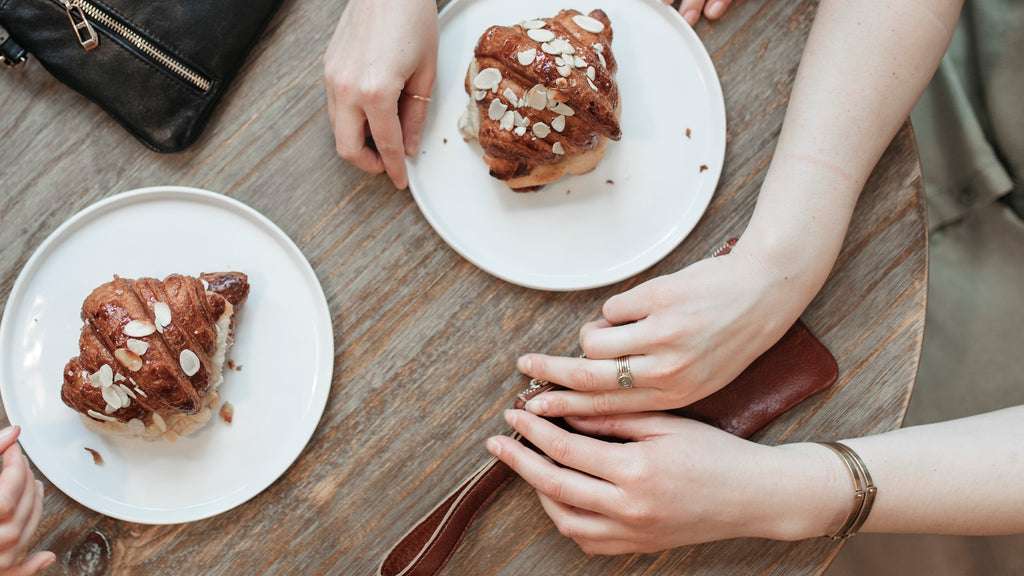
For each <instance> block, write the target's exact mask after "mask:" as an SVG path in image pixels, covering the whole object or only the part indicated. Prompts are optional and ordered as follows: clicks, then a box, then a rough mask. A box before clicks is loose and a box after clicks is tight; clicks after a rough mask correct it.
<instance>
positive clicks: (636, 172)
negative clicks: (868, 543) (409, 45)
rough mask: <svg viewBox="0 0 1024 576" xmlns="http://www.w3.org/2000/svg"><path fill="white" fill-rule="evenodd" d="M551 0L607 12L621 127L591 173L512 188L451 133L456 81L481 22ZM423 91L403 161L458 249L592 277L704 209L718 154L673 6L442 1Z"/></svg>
mask: <svg viewBox="0 0 1024 576" xmlns="http://www.w3.org/2000/svg"><path fill="white" fill-rule="evenodd" d="M560 7H566V8H574V9H576V10H579V11H581V12H583V13H587V12H589V11H590V10H592V9H594V8H601V9H602V10H604V11H605V13H606V14H608V17H609V18H610V19H611V22H612V29H613V32H614V41H613V42H612V50H613V53H614V54H615V57H616V59H617V60H618V64H619V72H618V83H619V90H620V93H621V99H622V118H621V125H622V140H620V141H619V142H611V143H609V145H608V152H607V154H606V155H605V157H604V159H603V160H602V161H601V163H600V164H598V166H597V168H596V169H595V170H594V171H593V172H591V173H589V174H585V175H582V176H570V177H566V178H563V179H561V180H559V181H557V182H555V183H553V184H549V185H547V186H546V187H544V188H543V189H541V190H540V191H539V192H536V193H523V194H517V193H515V192H512V191H510V190H509V189H508V188H507V187H506V186H505V185H504V184H502V183H501V182H499V181H498V180H495V179H494V178H491V177H490V176H489V175H488V173H487V165H486V164H485V163H484V161H483V159H482V157H481V156H482V151H481V149H480V146H479V144H477V143H476V142H471V143H467V142H464V141H463V139H462V136H461V134H460V133H459V130H458V127H457V123H458V118H459V116H460V115H461V114H462V111H463V110H464V109H465V108H466V104H467V103H468V102H469V97H468V96H467V95H466V93H465V89H464V87H463V81H464V78H465V75H466V68H467V67H468V65H469V61H470V60H471V59H472V56H473V49H474V48H475V46H476V42H477V40H478V39H479V37H480V35H481V34H482V33H483V32H484V31H485V30H486V29H487V28H488V27H490V26H492V25H495V24H499V25H512V24H515V23H517V22H520V21H522V20H525V19H530V18H534V17H551V16H554V15H555V14H556V13H557V12H558V9H559V8H560ZM431 97H432V99H433V102H432V104H431V105H430V109H429V112H428V116H427V122H426V125H425V127H424V134H423V139H422V147H421V153H420V154H419V155H418V156H417V157H415V158H412V159H410V160H409V162H408V167H409V187H410V189H411V190H412V193H413V196H414V197H415V198H416V202H417V203H418V204H419V207H420V210H421V211H422V212H423V214H424V216H425V217H426V219H427V220H428V221H429V222H430V224H431V225H432V226H433V227H434V229H435V230H436V231H437V233H438V234H439V235H440V236H441V237H442V238H443V239H444V240H445V241H446V242H447V243H448V244H449V245H450V246H451V247H452V248H453V249H454V250H455V251H457V252H458V253H459V254H461V255H462V256H463V257H465V258H466V259H468V260H469V261H470V262H473V263H474V264H476V265H477V266H479V267H480V268H482V269H484V270H486V271H487V272H489V273H491V274H493V275H495V276H497V277H499V278H502V279H504V280H507V281H509V282H512V283H514V284H519V285H522V286H526V287H530V288H538V289H543V290H580V289H585V288H593V287H597V286H604V285H607V284H611V283H613V282H617V281H619V280H623V279H625V278H629V277H630V276H633V275H634V274H636V273H638V272H641V271H643V270H645V269H646V268H648V267H650V266H651V265H653V264H655V263H656V262H658V261H659V260H661V259H662V258H663V257H664V256H665V255H666V254H668V253H669V252H670V251H671V250H672V249H673V248H675V247H676V246H678V245H679V243H680V242H681V241H682V240H683V238H685V237H686V235H687V234H689V233H690V231H691V230H692V229H693V227H694V226H695V225H696V224H697V221H698V220H699V219H700V217H701V215H702V214H703V213H704V210H705V209H706V208H707V205H708V203H709V202H710V201H711V196H712V194H713V192H714V190H715V186H716V185H717V184H718V177H719V175H720V174H721V169H722V162H723V160H724V157H725V105H724V101H723V99H722V90H721V87H720V85H719V83H718V76H717V74H716V73H715V69H714V66H713V64H712V62H711V59H710V57H709V56H708V54H707V51H706V50H705V49H704V46H703V44H701V41H700V39H699V38H698V37H697V35H696V34H695V33H694V32H693V30H691V29H690V27H689V26H688V25H687V24H686V22H685V21H684V20H683V19H682V17H680V16H679V13H678V12H676V11H675V10H673V9H672V8H671V7H669V6H666V5H664V4H662V3H661V2H660V1H659V0H580V1H579V2H575V3H570V4H566V5H564V6H563V5H554V4H552V3H551V2H550V1H549V0H518V1H516V2H511V1H509V0H455V1H454V2H452V3H450V4H449V5H448V6H447V7H446V8H445V9H444V10H443V11H442V13H441V44H440V56H439V70H438V75H437V80H436V82H435V83H434V89H433V92H432V94H431ZM687 129H689V130H690V137H689V138H687V136H686V131H687ZM702 165H703V166H707V169H706V170H704V171H703V172H702V171H701V170H700V167H701V166H702ZM608 181H611V182H612V183H609V182H608Z"/></svg>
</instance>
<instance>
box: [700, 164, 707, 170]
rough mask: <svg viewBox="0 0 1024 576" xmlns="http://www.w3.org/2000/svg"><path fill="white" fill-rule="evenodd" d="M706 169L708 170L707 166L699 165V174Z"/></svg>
mask: <svg viewBox="0 0 1024 576" xmlns="http://www.w3.org/2000/svg"><path fill="white" fill-rule="evenodd" d="M707 169H708V165H707V164H701V165H700V171H701V172H703V171H705V170H707Z"/></svg>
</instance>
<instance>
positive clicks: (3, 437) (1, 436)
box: [0, 426, 18, 442]
mask: <svg viewBox="0 0 1024 576" xmlns="http://www.w3.org/2000/svg"><path fill="white" fill-rule="evenodd" d="M17 433H18V427H17V426H8V427H7V428H4V429H3V430H0V442H6V441H8V440H10V439H11V437H12V436H14V435H15V434H17Z"/></svg>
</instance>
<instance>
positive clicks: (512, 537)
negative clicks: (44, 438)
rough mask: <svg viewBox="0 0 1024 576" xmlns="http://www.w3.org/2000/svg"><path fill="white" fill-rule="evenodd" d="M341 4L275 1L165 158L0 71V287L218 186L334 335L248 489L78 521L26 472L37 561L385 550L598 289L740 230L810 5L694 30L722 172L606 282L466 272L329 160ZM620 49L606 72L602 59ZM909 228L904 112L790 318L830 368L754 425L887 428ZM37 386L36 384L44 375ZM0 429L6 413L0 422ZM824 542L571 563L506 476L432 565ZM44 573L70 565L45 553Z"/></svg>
mask: <svg viewBox="0 0 1024 576" xmlns="http://www.w3.org/2000/svg"><path fill="white" fill-rule="evenodd" d="M343 7H344V2H329V1H326V0H307V1H305V2H295V1H293V0H286V1H285V3H284V5H283V6H282V8H281V10H280V12H279V13H278V14H277V16H276V17H275V18H274V20H273V21H272V23H271V25H270V27H269V29H268V30H267V32H266V34H265V37H264V38H263V39H262V40H261V42H260V43H259V44H258V45H257V47H256V50H255V51H254V53H253V55H252V57H251V58H250V59H249V60H248V62H247V63H246V65H245V67H244V68H243V69H242V71H241V73H240V75H239V77H238V78H237V80H236V82H235V83H234V84H233V85H232V87H231V88H230V90H229V92H228V94H227V95H226V97H225V99H224V101H223V103H222V105H221V107H220V108H219V109H218V110H217V112H216V113H215V115H214V117H213V120H212V122H211V123H210V125H209V127H208V129H207V130H206V132H205V134H204V135H203V136H202V137H201V139H200V140H199V141H198V143H197V144H196V145H194V146H193V147H192V148H190V149H189V150H187V151H185V152H182V153H179V154H175V155H159V154H156V153H153V152H151V151H149V150H147V149H145V148H143V147H142V146H141V145H139V144H138V143H137V142H136V141H135V140H134V139H132V138H131V137H130V136H128V135H127V134H126V133H125V132H124V131H123V130H122V129H121V128H120V127H119V126H118V125H117V124H116V123H115V122H113V121H112V120H110V119H109V118H108V117H106V116H105V115H104V114H103V113H102V112H100V111H99V110H98V109H97V108H96V107H95V106H93V105H92V104H90V103H88V102H87V101H85V100H84V99H83V98H81V97H80V96H78V95H77V94H74V93H73V92H71V91H70V90H67V89H66V88H64V87H63V86H62V85H60V84H59V83H57V82H56V81H54V80H53V79H52V78H50V77H49V76H48V75H47V74H46V72H45V71H44V70H43V69H42V68H41V67H40V66H39V65H38V64H36V63H32V64H30V65H29V66H27V67H26V69H25V70H23V71H22V72H21V73H18V74H4V75H0V87H2V88H0V110H2V111H3V113H2V114H0V143H2V148H0V150H2V154H3V160H4V161H3V162H0V217H2V219H3V225H2V226H0V300H2V301H6V298H7V295H8V294H9V293H10V290H11V288H12V286H13V283H14V281H15V279H16V278H17V275H18V273H19V272H20V270H21V268H22V266H24V264H25V262H26V261H27V259H28V258H29V256H30V255H31V254H32V252H33V251H34V250H35V249H36V247H38V245H39V244H40V243H41V242H42V241H43V240H44V239H45V238H46V236H47V235H49V234H50V233H51V232H53V230H54V229H56V228H57V227H58V226H59V225H60V224H61V223H62V222H64V221H65V220H66V219H68V218H69V217H71V216H72V215H73V214H75V213H76V212H78V211H79V210H81V209H83V208H85V207H86V206H88V205H90V204H92V203H94V202H96V201H98V200H101V199H103V198H106V197H108V196H110V195H112V194H115V193H118V192H123V191H127V190H131V189H134V188H141V187H146V186H153V185H163V184H167V185H185V186H194V187H199V188H205V189H208V190H213V191H216V192H220V193H222V194H225V195H227V196H230V197H232V198H235V199H237V200H240V201H242V202H244V203H246V204H249V205H250V206H252V207H254V208H255V209H257V210H259V211H260V212H262V213H263V214H265V215H266V216H267V217H269V218H270V219H271V220H273V221H274V222H275V223H277V224H278V225H279V226H280V227H281V228H282V229H283V230H284V231H285V232H286V233H287V234H288V235H289V236H290V237H291V238H292V239H294V240H295V242H296V243H297V244H298V246H299V248H300V249H301V250H302V252H303V254H304V255H305V256H306V257H307V258H308V259H309V261H310V262H311V263H312V265H313V268H314V270H315V271H316V274H317V276H318V278H319V279H320V281H321V283H322V284H323V287H324V292H325V294H326V296H327V299H328V304H329V306H330V311H331V315H332V321H333V323H334V333H335V359H334V371H335V372H334V379H333V382H332V389H331V396H330V399H329V401H328V405H327V409H326V411H325V413H324V415H323V418H322V420H321V422H320V425H319V427H318V429H317V430H316V433H315V434H314V436H313V438H312V439H311V441H310V443H309V445H308V446H307V447H306V449H305V451H304V452H303V453H302V454H301V455H300V456H299V458H298V459H297V460H296V462H295V463H294V464H293V465H292V467H291V468H290V469H289V470H288V471H287V472H286V473H285V474H284V475H283V476H282V477H281V478H280V479H279V480H277V481H276V482H275V483H274V484H272V485H271V486H270V487H269V488H268V489H267V490H265V491H264V492H263V493H261V494H259V495H258V496H256V497H255V498H254V499H252V500H251V501H249V502H247V503H245V504H243V505H241V506H239V507H237V508H235V509H233V510H231V511H229V512H226V513H224V514H221V515H218V516H216V517H214V518H210V519H207V520H202V521H198V522H193V523H189V524H184V525H176V526H147V525H141V524H134V523H127V522H122V521H118V520H113V519H111V518H107V517H104V516H102V515H99V514H97V513H95V512H92V511H90V510H88V509H86V508H84V507H82V506H80V505H79V504H77V503H76V502H74V501H72V500H70V499H69V498H67V497H66V496H64V495H63V494H62V493H61V492H59V491H58V490H56V489H55V488H54V487H53V486H52V485H51V484H49V483H48V482H46V483H45V485H46V496H45V513H44V518H43V522H42V526H41V528H40V531H39V536H38V542H37V547H40V548H46V549H50V550H54V551H55V552H57V554H58V557H59V558H60V565H66V563H67V562H68V559H69V558H70V551H71V550H73V549H75V547H76V546H79V545H81V544H82V543H83V542H87V541H88V539H89V537H90V534H91V533H92V532H93V531H99V532H101V533H103V534H105V535H106V537H107V539H108V540H109V542H110V545H111V548H112V557H111V565H110V568H109V571H108V572H107V573H110V574H119V575H120V574H147V575H165V574H166V575H171V574H173V575H178V574H203V575H209V576H215V575H235V574H371V573H374V572H375V571H376V568H377V565H378V563H379V562H380V560H381V559H382V558H383V556H384V554H385V553H386V552H387V550H388V549H390V547H391V546H392V545H393V544H394V543H395V542H396V541H397V540H398V539H399V538H400V537H401V535H402V534H403V533H404V532H405V531H406V530H407V529H408V528H409V527H410V526H411V525H412V523H413V522H414V521H416V520H418V519H419V518H420V517H421V516H422V515H423V514H425V513H426V512H427V511H429V510H430V509H431V508H432V507H433V506H434V504H435V503H436V502H438V501H439V500H440V499H441V498H442V497H443V496H444V495H445V494H446V493H447V492H448V491H449V490H450V489H452V488H453V487H455V486H456V485H458V484H459V483H460V482H461V480H462V479H463V477H465V476H466V475H468V474H469V473H471V472H472V471H473V470H474V469H475V468H476V467H477V465H478V464H480V463H481V462H482V461H483V460H484V459H485V458H486V454H485V451H484V448H483V442H484V440H485V439H486V438H487V437H488V436H490V435H492V434H494V433H499V432H502V431H504V430H505V426H504V424H503V422H502V420H501V417H500V414H501V411H502V410H503V409H504V408H505V407H507V406H510V405H511V400H512V398H513V396H514V394H515V392H516V391H517V390H519V389H520V388H521V387H523V386H524V384H525V382H524V379H523V378H522V377H521V376H519V375H517V373H516V371H515V359H516V358H517V357H518V356H519V355H520V354H522V353H524V352H527V351H541V352H548V353H556V354H570V353H573V352H575V351H576V349H577V344H576V336H577V332H578V329H579V326H580V325H581V324H582V323H584V322H586V321H588V320H591V319H594V318H596V317H598V316H599V313H600V306H601V304H602V303H603V302H604V300H606V299H607V298H608V297H610V296H611V295H613V294H616V293H618V292H621V291H623V290H624V289H627V288H629V287H632V286H635V285H636V284H638V283H640V282H643V281H644V280H647V279H650V278H653V277H655V276H658V275H661V274H665V273H669V272H673V271H675V270H678V269H680V268H681V267H683V266H685V265H687V264H689V263H691V262H693V261H696V260H698V259H700V258H702V257H704V256H705V255H706V254H708V253H709V252H710V251H711V250H712V249H713V248H714V247H715V246H716V245H717V244H718V243H719V242H721V241H722V240H723V239H724V238H727V237H729V236H734V235H738V234H739V233H741V232H742V230H743V228H744V227H745V224H746V222H747V220H748V219H749V217H750V214H751V212H752V210H753V206H754V202H755V199H756V196H757V192H758V189H759V187H760V184H761V181H762V180H763V178H764V175H765V171H766V170H767V167H768V164H769V161H770V159H771V153H772V150H773V148H774V144H775V141H776V139H777V136H778V134H779V130H780V127H781V124H782V118H783V114H784V111H785V106H786V102H787V98H788V94H789V90H790V88H791V86H792V82H793V79H794V77H795V72H796V67H797V64H798V62H799V59H800V52H801V50H802V48H803V44H804V41H805V40H806V37H807V33H808V30H809V27H810V24H811V20H812V18H813V15H814V10H815V7H816V2H814V1H811V0H802V1H793V2H790V1H783V0H765V1H763V2H762V1H756V2H755V1H747V2H736V3H733V6H732V7H731V8H730V9H729V13H728V14H727V16H726V17H725V18H724V19H723V20H722V21H720V22H719V23H714V24H709V23H707V22H703V23H701V24H700V25H698V27H697V32H698V34H699V35H700V36H701V38H702V39H703V41H704V42H705V44H706V46H707V47H708V50H709V52H710V54H711V56H712V59H713V61H714V63H715V66H716V68H717V70H718V73H719V75H720V78H721V83H722V87H723V90H724V95H725V103H726V109H727V117H728V119H729V122H728V136H727V142H728V144H727V151H726V157H725V166H724V167H723V176H722V179H721V182H720V184H719V186H718V189H717V190H716V192H715V195H714V198H713V199H712V202H711V205H710V206H709V208H708V210H707V212H706V213H705V215H704V217H703V218H702V219H701V221H700V223H699V224H698V226H697V228H696V229H695V230H694V231H693V232H692V234H691V235H690V236H689V237H688V238H687V239H686V241H684V242H683V243H682V245H680V246H679V247H678V248H677V249H676V250H674V251H673V252H671V253H670V254H669V255H668V256H667V257H666V258H665V259H664V260H663V261H661V262H660V263H658V264H657V265H656V266H654V267H652V268H651V269H649V270H647V271H645V272H643V273H641V274H639V275H637V276H636V277H634V278H631V279H629V280H626V281H623V282H620V283H618V284H616V285H613V286H609V287H605V288H600V289H594V290H588V291H583V292H574V293H552V292H540V291H535V290H529V289H525V288H520V287H517V286H513V285H510V284H507V283H505V282H503V281H501V280H498V279H496V278H493V277H491V276H489V275H488V274H486V273H484V272H482V271H480V270H479V269H477V268H475V267H474V266H473V265H471V264H470V263H468V262H467V261H466V260H464V259H462V258H461V257H460V256H458V255H457V254H456V253H455V252H454V251H453V250H451V249H450V248H449V247H448V246H447V245H446V244H445V243H444V242H443V241H442V240H441V239H440V237H439V236H438V235H437V234H436V233H435V232H434V231H433V230H432V229H431V227H430V225H429V224H428V223H427V222H426V220H425V219H424V218H423V217H422V215H421V214H420V212H419V210H418V209H417V207H416V204H415V202H414V201H413V200H412V197H411V195H410V194H409V193H408V191H405V190H395V189H394V188H393V187H392V186H391V184H390V183H389V181H388V180H387V179H386V178H385V177H383V176H375V177H374V176H370V175H367V174H365V173H363V172H361V171H359V170H358V169H355V168H354V167H352V166H350V165H348V164H347V163H345V162H343V161H342V160H340V159H339V158H337V157H336V155H335V152H334V142H333V136H332V135H331V132H330V128H329V125H328V121H327V111H326V101H325V96H324V84H323V79H322V68H323V63H322V55H323V49H324V48H325V47H326V45H327V42H328V39H329V38H330V35H331V33H332V32H333V29H334V25H335V22H336V21H337V18H338V16H339V15H340V13H341V10H342V8H343ZM623 65H625V63H623ZM926 275H927V232H926V226H925V206H924V202H923V189H922V183H921V173H920V169H919V166H918V162H917V151H916V146H915V143H914V138H913V133H912V131H911V129H910V127H909V124H908V125H906V126H904V128H903V129H902V130H901V131H900V132H899V134H898V135H897V136H896V138H895V140H894V141H893V143H892V145H891V146H890V147H889V149H888V151H887V152H886V154H885V155H884V157H883V158H882V160H881V162H880V164H879V165H878V167H877V169H876V170H875V172H874V174H873V176H872V177H871V179H870V181H869V182H868V184H867V186H866V189H865V191H864V193H863V195H862V197H861V199H860V202H859V204H858V206H857V210H856V213H855V215H854V218H853V222H852V226H851V228H850V232H849V235H848V238H847V240H846V243H845V246H844V248H843V251H842V253H841V254H840V257H839V259H838V262H837V264H836V267H835V270H834V271H833V273H832V276H831V278H830V280H829V281H828V283H827V284H826V285H825V287H824V289H823V290H822V291H821V293H820V294H819V295H818V297H817V298H816V299H815V300H814V301H813V302H812V303H811V305H810V307H809V308H808V310H807V311H806V313H805V314H804V320H805V322H806V323H807V324H808V326H809V327H810V328H811V330H812V331H813V332H815V334H817V336H818V337H819V338H820V339H821V340H822V341H823V342H824V343H825V344H826V345H827V346H828V347H829V348H830V349H831V350H832V352H833V353H834V354H835V356H836V358H837V359H838V361H839V369H840V379H839V382H838V383H837V384H836V385H835V386H834V387H833V388H832V389H830V390H829V391H827V392H826V393H824V394H821V395H820V396H818V397H815V398H812V399H811V400H809V401H807V402H805V403H804V404H802V405H800V406H798V407H797V408H795V409H793V410H792V411H790V412H788V413H787V414H785V415H783V416H782V417H781V418H779V419H778V420H777V421H776V422H774V423H773V424H772V425H771V426H769V427H768V428H767V429H766V430H765V431H763V432H762V433H761V434H759V435H758V436H756V437H755V439H757V440H759V441H761V442H766V443H776V442H788V441H800V440H825V439H835V438H840V437H844V436H852V435H860V434H869V433H875V432H881V431H884V430H889V429H892V428H895V427H898V426H899V425H900V423H901V420H902V417H903V414H904V412H905V410H906V407H907V403H908V400H909V396H910V392H911V389H912V385H913V381H914V378H915V375H916V371H917V364H918V359H919V355H920V351H921V339H922V332H923V322H924V311H925V299H926ZM54 385H55V386H59V382H55V383H54ZM4 421H6V416H4ZM837 552H838V545H837V544H834V543H832V542H829V541H826V540H824V539H818V540H809V541H804V542H795V543H790V542H771V541H765V540H753V539H741V540H730V541H725V542H718V543H713V544H706V545H700V546H691V547H685V548H680V549H676V550H670V551H667V552H664V553H659V554H647V555H636V556H619V557H590V556H586V555H584V554H583V553H581V552H580V551H579V549H578V548H577V547H576V546H575V545H574V544H573V543H572V542H571V541H569V540H567V539H565V538H563V537H561V536H560V535H558V533H557V531H556V530H555V529H554V527H553V525H552V524H551V523H550V521H548V519H547V517H546V516H545V515H544V513H543V511H542V510H541V508H540V506H539V505H538V503H537V500H536V498H535V497H534V495H533V493H532V491H531V490H529V489H528V486H526V485H525V484H524V483H523V482H522V481H521V480H516V481H514V482H513V483H512V484H511V485H510V487H509V488H508V489H507V490H506V491H505V492H504V493H503V494H501V495H500V496H499V497H498V498H497V499H496V500H495V501H494V502H493V503H492V504H491V505H490V507H489V508H488V509H487V510H486V511H485V513H484V514H482V515H481V517H480V518H479V520H478V522H477V524H476V525H475V526H474V528H473V529H472V531H471V532H470V534H469V535H468V537H467V539H466V541H465V542H464V544H463V546H462V548H461V549H460V550H459V552H458V553H457V555H456V556H455V558H454V559H453V560H452V562H451V564H450V565H449V567H448V569H447V570H446V572H445V573H446V574H452V575H455V574H473V575H475V576H482V575H489V574H506V575H521V574H538V575H545V574H552V575H554V574H559V575H568V574H581V575H582V574H608V575H613V574H632V575H640V574H643V575H655V574H683V573H685V574H691V575H726V574H729V575H731V574H762V575H769V574H779V575H782V574H785V575H798V574H820V573H821V572H822V571H823V570H824V568H825V567H826V566H827V563H828V562H829V561H830V559H831V558H832V557H833V556H834V555H835V554H836V553H837ZM49 573H53V574H57V573H60V574H64V573H75V572H70V571H66V570H62V569H61V568H59V567H58V568H54V569H51V570H50V572H49Z"/></svg>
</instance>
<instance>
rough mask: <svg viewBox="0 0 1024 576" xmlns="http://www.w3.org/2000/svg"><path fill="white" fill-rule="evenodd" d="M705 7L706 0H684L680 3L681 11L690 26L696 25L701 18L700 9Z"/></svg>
mask: <svg viewBox="0 0 1024 576" xmlns="http://www.w3.org/2000/svg"><path fill="white" fill-rule="evenodd" d="M703 9H704V0H683V1H682V2H681V3H680V4H679V13H680V14H682V15H683V20H686V23H687V24H689V25H690V26H696V25H697V21H698V20H700V11H701V10H703Z"/></svg>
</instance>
